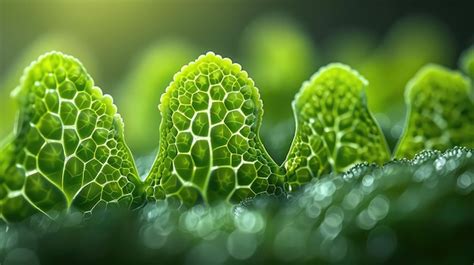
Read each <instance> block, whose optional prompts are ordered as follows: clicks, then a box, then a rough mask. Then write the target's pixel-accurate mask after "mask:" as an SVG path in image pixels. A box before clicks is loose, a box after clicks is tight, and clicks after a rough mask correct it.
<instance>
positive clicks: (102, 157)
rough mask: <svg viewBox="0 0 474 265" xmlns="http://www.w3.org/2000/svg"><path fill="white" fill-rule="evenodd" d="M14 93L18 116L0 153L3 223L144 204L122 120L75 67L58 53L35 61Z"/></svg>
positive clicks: (80, 68)
mask: <svg viewBox="0 0 474 265" xmlns="http://www.w3.org/2000/svg"><path fill="white" fill-rule="evenodd" d="M15 94H16V95H15V97H16V99H17V101H18V103H19V105H20V108H19V109H20V115H19V118H18V122H17V124H16V128H15V131H14V134H13V135H12V137H11V139H9V141H8V142H7V143H6V145H4V147H3V148H2V149H1V152H0V209H1V212H0V217H1V218H2V219H4V220H6V221H18V220H22V219H24V218H26V217H28V216H30V215H32V214H33V213H35V212H41V213H44V214H46V215H48V216H51V217H54V215H55V214H57V213H58V212H60V211H62V210H64V209H68V208H70V207H74V208H76V209H78V210H80V211H82V212H84V213H86V214H87V213H91V212H92V211H93V210H94V209H99V208H107V207H114V206H118V205H120V206H122V207H128V208H136V207H138V206H139V205H141V204H142V202H143V196H142V194H143V193H142V183H141V181H140V179H139V177H138V173H137V170H136V167H135V163H134V160H133V157H132V155H131V153H130V151H129V150H128V147H127V146H126V145H125V142H124V140H123V123H122V119H121V118H120V116H119V115H118V114H117V113H116V112H117V109H116V107H115V105H113V103H112V98H111V97H110V96H104V95H102V92H101V90H100V88H98V87H96V86H94V82H93V80H92V78H91V77H90V76H89V75H88V74H87V72H86V70H85V69H84V67H83V66H82V65H81V63H79V61H77V60H76V59H75V58H73V57H71V56H67V55H63V54H61V53H57V52H52V53H48V54H46V55H44V56H41V57H40V58H39V59H38V60H37V61H35V62H33V63H32V64H31V65H30V66H29V67H28V68H27V69H26V70H25V73H24V75H23V77H22V79H21V82H20V85H19V86H18V87H17V89H16V91H15Z"/></svg>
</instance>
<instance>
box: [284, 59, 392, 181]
mask: <svg viewBox="0 0 474 265" xmlns="http://www.w3.org/2000/svg"><path fill="white" fill-rule="evenodd" d="M366 87H367V81H366V80H365V79H364V78H363V77H362V76H360V75H359V73H357V72H356V71H354V70H352V69H350V68H349V67H348V66H345V65H343V64H330V65H328V66H326V67H324V68H321V69H320V70H319V71H318V72H317V73H316V74H314V75H313V76H312V77H311V79H310V81H308V82H306V83H304V84H303V87H302V88H301V91H300V92H299V93H298V94H297V95H296V99H295V101H294V102H293V111H294V113H295V118H296V124H297V126H296V135H295V138H294V140H293V144H292V146H291V149H290V152H289V154H288V158H287V161H286V162H285V168H286V179H285V184H286V185H287V189H289V190H291V189H292V188H294V187H298V186H300V185H302V184H304V183H307V182H309V181H311V179H313V178H315V177H319V176H321V175H323V174H327V173H329V172H344V171H346V170H347V169H349V168H350V167H352V166H353V165H354V164H357V163H361V162H376V163H379V164H381V163H384V162H386V161H388V160H389V159H390V153H389V150H388V147H387V144H386V142H385V138H384V136H383V134H382V132H381V131H380V128H379V126H378V125H377V122H376V121H375V119H374V118H373V117H372V114H371V113H370V112H369V110H368V108H367V103H366V99H365V89H366Z"/></svg>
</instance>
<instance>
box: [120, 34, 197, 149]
mask: <svg viewBox="0 0 474 265" xmlns="http://www.w3.org/2000/svg"><path fill="white" fill-rule="evenodd" d="M194 56H196V54H195V48H194V47H191V46H189V45H187V44H185V43H184V42H182V41H179V40H164V41H161V42H159V43H157V44H155V45H152V46H151V47H150V48H148V49H147V50H146V51H145V52H144V53H143V54H142V55H140V57H139V58H138V60H137V61H136V63H135V64H134V66H132V69H133V70H132V72H131V73H130V74H129V75H127V77H126V78H125V80H124V81H123V82H122V83H121V86H120V90H119V92H118V96H117V97H116V98H117V99H118V102H117V106H118V107H119V109H120V113H121V114H122V117H123V120H124V123H125V124H126V129H125V132H126V133H125V139H126V140H127V143H128V144H129V146H130V148H131V149H132V151H133V153H134V154H135V155H143V154H148V153H150V152H151V151H153V149H155V148H156V147H157V146H158V142H159V133H158V132H159V127H160V121H161V117H160V115H158V111H157V109H158V108H157V105H158V102H160V97H161V95H162V94H163V93H164V92H165V89H166V87H167V86H168V84H169V82H170V80H172V79H173V75H174V74H175V73H177V72H178V71H179V69H181V67H182V66H183V65H185V64H186V63H188V62H190V61H191V60H192V59H193V58H194ZM130 95H133V96H130Z"/></svg>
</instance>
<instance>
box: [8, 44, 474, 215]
mask: <svg viewBox="0 0 474 265" xmlns="http://www.w3.org/2000/svg"><path fill="white" fill-rule="evenodd" d="M414 80H415V81H413V82H411V83H410V85H409V88H408V90H407V103H408V104H409V107H410V115H409V117H408V122H407V127H406V128H405V129H406V135H405V136H404V138H402V139H401V142H400V144H399V149H398V150H399V151H398V152H397V156H410V155H411V154H412V153H415V152H419V151H421V150H422V149H430V148H439V149H443V150H445V149H447V148H450V147H452V145H465V146H472V142H473V138H474V135H473V134H472V133H471V132H472V129H470V128H471V125H472V124H473V123H472V118H473V116H472V113H471V112H472V109H473V108H472V101H471V100H470V99H469V98H468V97H467V95H468V94H469V89H470V86H469V82H468V81H466V79H465V78H464V77H463V76H462V75H460V74H458V73H451V72H449V71H447V70H444V69H441V68H439V67H434V66H429V67H427V68H425V69H423V70H421V71H420V74H418V75H417V77H416V78H415V79H414ZM366 86H367V82H366V81H365V79H364V78H362V77H361V76H360V75H359V74H358V73H357V72H356V71H354V70H352V69H350V68H349V67H348V66H345V65H342V64H331V65H329V66H327V67H325V68H322V69H321V70H320V71H319V72H317V73H316V74H315V75H314V76H313V77H312V78H311V79H310V80H309V81H308V82H306V83H305V84H304V85H303V87H302V88H301V91H300V92H299V93H298V94H297V96H296V99H295V101H294V102H293V111H294V115H295V118H296V125H297V130H296V134H295V138H294V140H293V144H292V147H291V150H290V152H289V154H288V157H287V160H286V162H285V163H283V165H282V166H278V165H277V164H276V163H275V162H274V161H273V159H272V158H271V157H270V156H269V155H268V154H267V152H266V149H265V147H264V145H263V143H262V142H261V140H260V138H259V129H260V124H261V121H262V114H263V104H262V101H261V99H260V95H259V91H258V89H257V88H256V87H255V85H254V82H253V81H252V79H250V78H249V77H248V75H247V73H246V72H245V71H243V70H242V69H241V67H240V65H238V64H235V63H232V62H231V60H230V59H226V58H222V57H220V56H218V55H215V54H214V53H211V52H210V53H207V54H206V55H202V56H201V57H199V58H198V59H197V60H196V61H194V62H191V63H190V64H188V65H186V66H185V67H183V68H182V70H181V72H179V73H178V74H176V75H175V77H174V80H173V82H172V83H171V84H170V85H169V86H168V88H167V89H166V92H165V93H164V94H163V96H162V98H161V104H160V107H159V108H160V112H161V117H162V121H161V125H160V132H159V133H160V138H159V139H160V145H159V152H158V155H157V157H156V160H155V162H154V164H153V166H152V168H151V171H150V173H149V175H148V176H147V177H146V180H145V183H143V182H142V181H141V180H140V178H139V176H138V172H137V168H136V166H135V162H134V159H133V157H132V154H131V152H130V151H129V149H128V147H127V145H126V143H125V140H124V136H123V134H124V133H123V122H122V119H121V117H120V115H119V114H118V113H117V109H116V107H115V105H114V104H113V103H112V98H111V97H110V96H107V95H105V96H104V95H102V92H101V90H100V89H99V88H98V87H96V86H94V82H93V80H92V78H91V77H90V76H89V75H88V74H87V72H86V70H85V69H84V67H83V66H82V65H81V63H79V62H78V61H77V60H76V59H74V58H73V57H71V56H68V55H64V54H62V53H58V52H51V53H48V54H46V55H44V56H41V57H40V58H39V59H38V60H37V61H35V62H33V63H32V64H31V65H30V66H29V67H28V68H27V69H26V71H25V73H24V76H23V77H22V79H21V82H20V86H19V87H18V88H17V89H16V90H15V93H14V94H15V96H16V100H17V101H18V103H19V105H20V114H19V119H18V122H17V124H16V128H15V131H14V133H13V135H12V136H11V137H10V138H8V139H7V141H6V143H5V144H4V145H3V146H2V148H1V150H0V217H1V219H3V220H4V221H7V222H15V221H20V220H24V219H25V218H27V217H29V216H31V215H33V214H35V213H41V214H45V215H47V216H48V217H51V218H56V217H57V216H58V215H59V214H60V213H61V212H63V211H64V210H68V211H74V210H78V211H80V212H82V213H85V214H86V215H87V216H89V215H90V214H91V213H92V212H97V211H99V210H100V209H104V208H105V209H110V208H115V207H118V206H120V207H124V208H129V209H135V208H140V207H141V206H142V205H143V204H144V201H145V199H146V200H148V201H151V202H155V201H158V202H160V201H165V202H167V203H170V202H173V204H176V205H182V204H184V205H186V206H192V205H194V204H197V203H200V202H201V203H204V204H206V205H215V204H218V203H219V202H221V201H225V202H227V203H228V202H231V203H234V204H235V203H239V202H241V201H245V200H247V199H250V198H253V197H255V196H257V195H279V194H286V193H287V192H291V191H293V190H294V189H295V188H297V187H299V186H301V185H303V184H305V183H307V182H310V181H311V180H312V179H313V178H321V177H322V176H325V175H327V174H329V173H331V174H336V173H340V172H344V171H347V170H348V169H349V168H351V167H352V166H354V165H355V164H358V163H361V162H374V163H377V164H382V163H384V162H387V161H388V160H389V158H390V154H389V151H388V148H387V145H386V142H385V139H384V137H383V134H382V133H381V131H380V128H379V127H378V125H377V123H376V121H375V120H374V118H373V117H372V115H371V113H370V111H369V110H368V107H367V103H366V99H365V93H364V89H365V88H366ZM433 91H434V92H436V93H433ZM453 91H454V92H455V93H453ZM440 111H441V112H440ZM426 113H428V114H429V115H432V116H429V117H425V114H426ZM413 117H415V118H413ZM464 121H467V123H463V122H464ZM440 122H441V123H442V124H443V126H445V127H440V128H439V129H440V130H445V129H446V131H447V133H448V134H447V135H448V136H449V137H447V136H442V137H441V138H439V139H441V140H439V139H438V138H437V137H439V135H438V134H436V132H437V131H435V130H431V129H432V128H429V129H428V128H426V127H423V126H424V124H433V123H434V124H435V125H436V124H437V123H440ZM420 126H421V127H420ZM413 130H416V132H417V133H419V134H420V135H422V134H423V135H424V138H423V144H422V145H420V144H419V139H418V138H416V137H415V138H413V137H412V136H413V132H412V131H413ZM438 131H439V130H438ZM434 143H436V144H434ZM466 152H467V151H466ZM184 208H186V207H184Z"/></svg>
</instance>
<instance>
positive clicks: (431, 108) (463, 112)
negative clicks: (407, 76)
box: [395, 65, 474, 158]
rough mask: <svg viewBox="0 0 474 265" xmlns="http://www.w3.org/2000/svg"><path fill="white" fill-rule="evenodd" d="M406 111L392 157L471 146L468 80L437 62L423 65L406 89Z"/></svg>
mask: <svg viewBox="0 0 474 265" xmlns="http://www.w3.org/2000/svg"><path fill="white" fill-rule="evenodd" d="M405 101H406V104H407V106H408V114H407V117H406V121H405V128H404V132H403V134H402V137H401V138H400V141H399V143H398V146H397V148H396V151H395V157H398V158H402V157H406V158H411V157H413V156H414V155H415V154H416V153H417V152H420V151H422V150H441V151H443V150H446V149H448V148H452V147H453V146H465V147H471V148H472V147H474V103H473V101H472V98H471V84H470V82H469V80H468V79H467V78H466V77H464V76H463V75H461V73H459V72H457V71H451V70H448V69H446V68H444V67H441V66H437V65H428V66H425V67H423V68H422V69H421V70H420V71H419V72H418V73H417V74H416V75H415V77H413V79H412V80H411V81H410V82H409V83H408V85H407V88H406V91H405Z"/></svg>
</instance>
